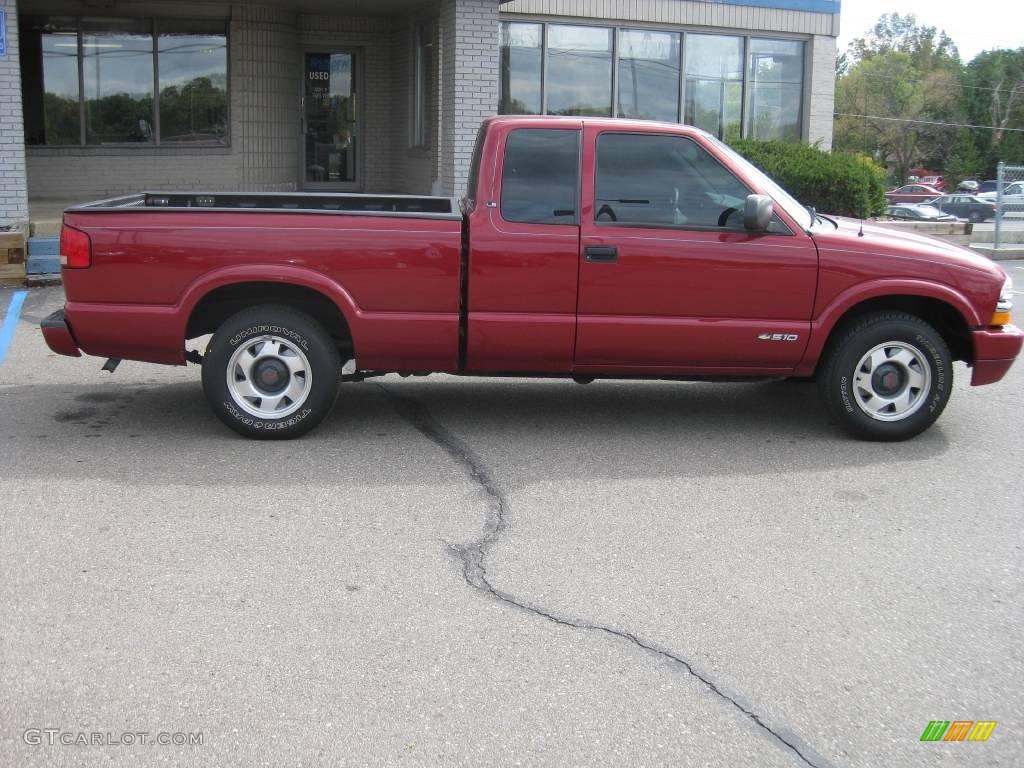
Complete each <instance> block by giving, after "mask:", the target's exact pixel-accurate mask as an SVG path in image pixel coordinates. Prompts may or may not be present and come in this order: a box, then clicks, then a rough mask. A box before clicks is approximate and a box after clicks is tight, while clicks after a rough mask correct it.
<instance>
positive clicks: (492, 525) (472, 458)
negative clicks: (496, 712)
mask: <svg viewBox="0 0 1024 768" xmlns="http://www.w3.org/2000/svg"><path fill="white" fill-rule="evenodd" d="M373 383H374V384H375V385H376V386H377V387H379V388H380V389H381V390H382V391H383V392H384V394H385V395H386V397H387V398H388V399H389V400H390V401H391V403H392V405H393V406H394V408H395V410H396V411H397V413H398V415H399V416H400V417H402V418H403V419H404V420H405V421H407V422H408V423H409V424H410V425H412V426H413V427H414V428H415V429H416V430H417V431H418V432H419V433H420V434H422V435H423V436H424V437H426V438H427V439H428V440H430V441H431V442H432V443H434V444H435V445H437V446H438V447H439V448H441V449H442V450H443V451H444V452H445V453H446V454H448V456H449V457H451V458H452V459H453V460H454V461H455V462H456V463H457V464H458V465H459V466H460V467H462V469H463V470H464V471H465V472H466V473H467V474H468V475H469V476H470V478H471V479H472V480H473V482H474V483H475V484H476V485H477V486H478V487H479V488H480V490H482V491H483V493H484V494H485V495H486V497H487V499H488V502H489V503H488V505H487V514H486V516H485V519H484V528H483V533H482V534H481V535H480V536H478V537H477V538H476V539H474V540H473V541H471V542H469V543H466V544H453V543H450V542H446V543H447V544H448V547H449V549H451V550H452V551H453V552H454V553H455V554H456V555H458V557H459V559H460V560H461V562H462V578H463V580H464V581H465V582H466V584H467V585H468V586H470V587H472V588H473V589H476V590H478V591H480V592H484V593H485V594H487V595H489V596H491V597H493V598H495V599H497V600H500V601H501V602H503V603H507V604H509V605H512V606H514V607H516V608H519V609H520V610H523V611H527V612H528V613H532V614H534V615H535V616H540V617H541V618H544V619H547V620H548V621H551V622H554V623H555V624H560V625H562V626H564V627H572V628H573V629H581V630H588V631H592V632H601V633H604V634H606V635H611V636H613V637H617V638H619V639H621V640H626V641H628V642H630V643H632V644H633V645H635V646H637V647H639V648H642V649H643V650H645V651H648V652H650V653H654V654H656V655H658V656H660V657H662V658H664V659H666V660H667V661H669V662H670V663H673V664H676V665H678V666H680V667H682V668H683V669H684V670H685V671H686V673H687V674H688V675H690V676H691V677H693V678H694V679H696V680H698V681H700V682H701V683H703V684H704V686H705V687H706V688H707V689H708V690H709V691H711V692H712V693H713V694H715V695H716V696H718V697H719V698H720V699H722V700H723V701H725V702H727V703H728V704H731V705H732V706H733V707H734V708H735V709H736V710H738V711H739V712H741V713H742V714H743V715H745V716H746V717H747V718H748V719H749V720H751V721H752V722H753V723H754V724H755V725H757V726H758V727H759V728H761V729H763V730H764V731H766V732H767V733H768V734H769V735H770V736H771V737H772V738H773V739H775V740H776V741H777V742H779V743H780V744H782V745H783V746H784V747H785V748H787V749H789V750H791V751H792V752H793V753H794V754H795V755H796V756H797V757H798V758H800V760H801V761H802V762H803V763H804V764H805V765H808V766H811V768H826V767H827V763H826V762H825V761H824V760H823V759H822V758H820V756H816V759H817V760H818V762H813V761H812V760H811V759H810V758H809V757H808V756H807V755H806V754H804V752H803V751H801V749H800V747H798V746H797V745H796V744H795V743H794V742H793V741H792V740H790V739H788V738H786V736H785V735H783V734H782V733H780V732H779V731H778V730H777V729H775V728H773V727H772V726H771V725H769V724H768V723H766V722H765V721H764V720H763V719H762V718H761V717H760V716H759V715H758V714H757V713H756V712H754V711H753V710H752V709H750V708H748V707H746V706H744V705H743V704H741V703H740V702H739V701H737V699H736V698H734V697H733V696H730V695H729V694H728V693H726V692H725V691H723V690H722V689H721V688H720V687H719V686H718V685H717V684H716V683H715V682H714V681H713V680H712V679H711V678H710V677H709V676H708V675H707V674H706V673H703V672H700V671H699V670H697V669H696V668H695V667H694V665H693V664H692V663H691V662H689V661H687V660H686V659H684V658H683V657H682V656H679V655H677V654H675V653H673V652H671V651H668V650H666V649H664V648H659V647H658V646H657V645H654V644H653V643H651V642H649V641H647V640H644V639H643V638H641V637H640V636H639V635H636V634H634V633H632V632H629V631H627V630H622V629H616V628H615V627H609V626H605V625H603V624H593V623H590V622H586V621H582V620H580V619H573V618H565V617H563V616H558V615H556V614H554V613H551V612H550V611H547V610H545V609H543V608H540V607H538V606H536V605H531V604H530V603H527V602H523V601H522V600H520V599H519V598H517V597H515V596H514V595H512V594H511V593H509V592H505V591H504V590H501V589H498V588H497V587H495V586H494V585H493V584H491V582H490V581H489V579H488V574H487V565H486V559H487V553H488V551H489V550H490V549H491V547H493V546H494V544H495V543H497V541H498V539H500V538H501V535H502V533H504V532H505V530H506V529H507V528H508V514H509V503H508V499H507V498H506V497H505V494H504V492H503V491H502V490H501V488H500V487H499V486H498V484H497V483H496V482H495V480H494V477H493V476H492V475H491V473H490V471H489V470H488V469H487V465H486V464H485V463H484V461H483V460H482V459H481V458H480V457H479V456H477V454H476V453H475V452H474V451H473V449H472V448H470V447H469V446H468V445H467V444H466V443H465V442H463V441H462V440H461V439H459V438H458V437H456V436H455V435H453V434H452V433H451V432H449V431H448V430H447V429H445V428H444V427H443V426H442V425H441V424H440V422H438V421H437V420H436V419H435V418H434V417H433V415H432V414H431V413H430V410H429V409H428V408H427V407H426V406H425V405H423V404H422V403H421V402H419V401H418V400H414V399H412V398H409V397H405V396H403V395H398V394H395V393H394V392H393V391H391V390H390V389H388V388H387V387H385V386H384V385H383V384H380V383H379V382H373Z"/></svg>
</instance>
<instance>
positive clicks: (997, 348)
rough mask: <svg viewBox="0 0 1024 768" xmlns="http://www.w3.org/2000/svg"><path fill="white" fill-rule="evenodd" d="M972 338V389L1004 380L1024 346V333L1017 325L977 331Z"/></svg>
mask: <svg viewBox="0 0 1024 768" xmlns="http://www.w3.org/2000/svg"><path fill="white" fill-rule="evenodd" d="M971 336H972V337H973V340H974V372H973V373H972V374H971V386H972V387H979V386H981V385H982V384H992V383H993V382H996V381H999V380H1000V379H1001V378H1003V376H1005V375H1006V372H1007V371H1009V370H1010V366H1012V365H1013V361H1014V360H1016V359H1017V355H1019V354H1020V350H1021V347H1022V346H1024V331H1022V330H1021V329H1020V328H1018V327H1017V326H1015V325H1006V326H1003V327H1002V328H986V329H983V330H977V331H974V332H972V334H971Z"/></svg>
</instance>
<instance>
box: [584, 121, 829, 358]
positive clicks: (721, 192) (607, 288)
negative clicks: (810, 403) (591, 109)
mask: <svg viewBox="0 0 1024 768" xmlns="http://www.w3.org/2000/svg"><path fill="white" fill-rule="evenodd" d="M585 131H586V136H585V141H586V142H587V144H588V146H592V147H595V151H593V152H586V153H584V157H585V162H584V168H583V200H584V201H585V205H584V206H582V208H581V214H582V220H581V237H580V279H579V295H578V304H577V330H576V352H575V369H576V370H579V371H587V372H597V371H604V372H621V373H676V374H685V373H707V374H713V373H721V374H726V373H753V372H766V373H786V372H788V371H790V370H792V368H793V367H794V366H795V365H796V363H797V362H798V361H799V360H800V358H801V357H802V355H803V351H804V348H805V347H806V344H807V337H808V333H809V330H810V318H811V311H812V306H813V302H814V292H815V284H816V281H817V267H818V258H817V249H816V248H815V246H814V243H813V241H812V240H811V238H810V237H809V236H808V235H807V234H806V233H804V232H802V231H796V232H793V231H791V230H790V228H788V227H787V226H786V225H785V224H784V223H783V221H782V220H781V219H780V218H779V217H778V216H776V218H775V220H774V221H773V223H772V226H771V227H770V228H769V231H768V232H756V233H755V232H748V231H746V230H745V229H744V228H743V205H744V202H745V199H746V196H747V195H748V194H749V193H750V192H751V191H756V190H750V189H748V187H747V186H745V185H744V183H743V182H741V181H740V180H739V179H738V178H737V177H736V176H735V175H734V174H733V173H732V172H730V171H729V170H728V169H727V168H726V167H725V165H723V164H722V163H721V162H720V161H719V160H718V159H717V157H716V156H715V155H714V154H713V153H712V148H709V147H705V146H704V145H703V144H701V143H699V142H698V141H697V140H696V139H694V138H690V137H688V136H683V135H678V134H669V133H665V134H655V133H648V132H645V133H627V132H620V131H614V130H608V129H602V128H600V127H597V126H587V127H586V129H585Z"/></svg>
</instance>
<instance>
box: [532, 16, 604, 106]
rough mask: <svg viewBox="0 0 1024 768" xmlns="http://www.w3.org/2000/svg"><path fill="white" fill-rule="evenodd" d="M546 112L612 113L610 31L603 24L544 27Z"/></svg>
mask: <svg viewBox="0 0 1024 768" xmlns="http://www.w3.org/2000/svg"><path fill="white" fill-rule="evenodd" d="M546 87H547V102H548V114H552V115H596V116H609V115H611V113H612V31H611V30H610V29H606V28H604V27H578V26H564V25H560V24H552V25H551V26H549V27H548V77H547V82H546Z"/></svg>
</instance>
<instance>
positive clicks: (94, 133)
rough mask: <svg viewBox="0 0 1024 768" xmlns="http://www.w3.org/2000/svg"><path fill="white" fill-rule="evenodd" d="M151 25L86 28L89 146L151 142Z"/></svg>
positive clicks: (115, 24)
mask: <svg viewBox="0 0 1024 768" xmlns="http://www.w3.org/2000/svg"><path fill="white" fill-rule="evenodd" d="M147 26H149V25H148V23H145V22H144V23H142V24H136V23H134V22H120V21H118V22H110V21H108V22H106V23H104V25H103V29H102V31H92V30H91V29H90V26H89V25H86V26H85V27H84V29H83V34H82V70H83V78H82V82H83V87H84V90H85V94H84V95H85V141H86V143H87V144H108V143H120V142H146V143H149V142H152V141H153V140H154V134H153V122H152V121H153V35H152V33H151V32H148V31H146V27H147Z"/></svg>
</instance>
